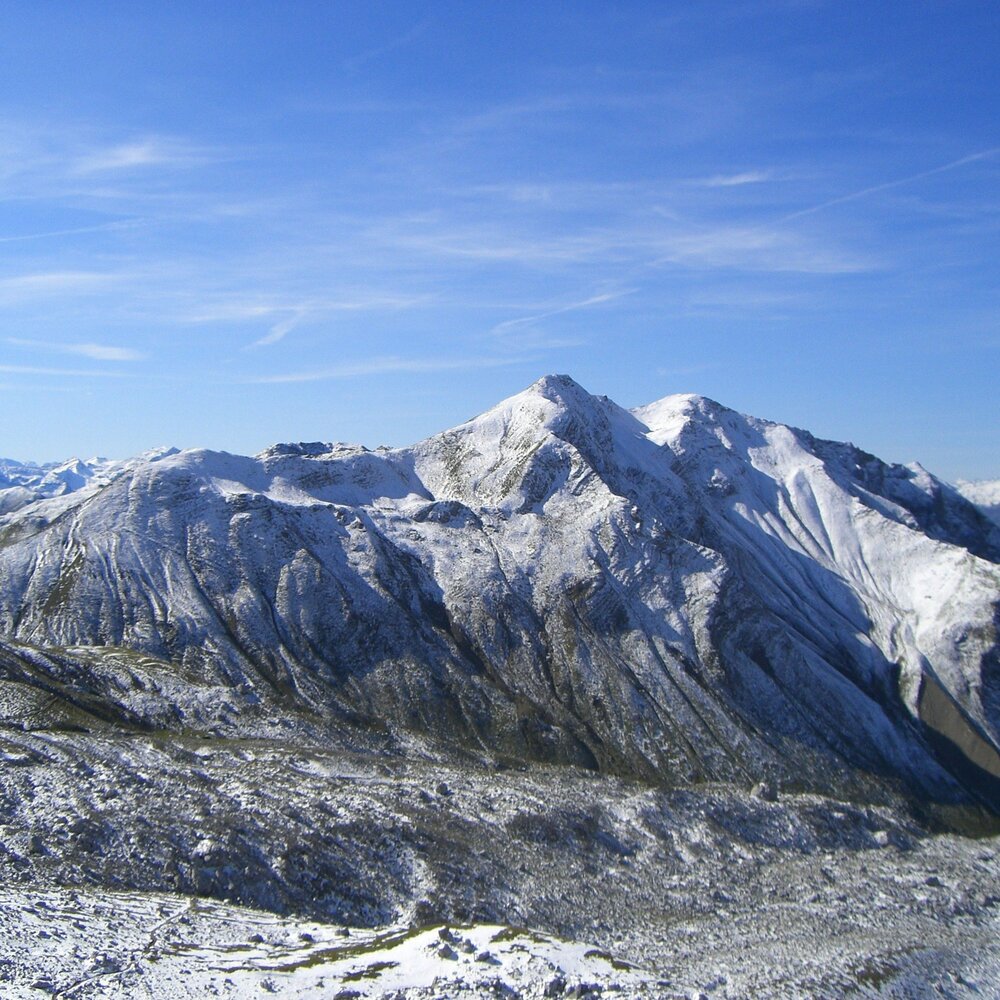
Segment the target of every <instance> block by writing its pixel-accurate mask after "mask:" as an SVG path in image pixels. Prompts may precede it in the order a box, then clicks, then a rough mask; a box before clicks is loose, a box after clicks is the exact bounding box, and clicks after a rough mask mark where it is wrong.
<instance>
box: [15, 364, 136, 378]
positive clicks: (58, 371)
mask: <svg viewBox="0 0 1000 1000" xmlns="http://www.w3.org/2000/svg"><path fill="white" fill-rule="evenodd" d="M0 372H4V373H6V374H9V375H49V376H59V377H64V378H129V377H130V375H129V373H127V372H123V371H108V370H106V369H100V368H43V367H38V366H35V365H0Z"/></svg>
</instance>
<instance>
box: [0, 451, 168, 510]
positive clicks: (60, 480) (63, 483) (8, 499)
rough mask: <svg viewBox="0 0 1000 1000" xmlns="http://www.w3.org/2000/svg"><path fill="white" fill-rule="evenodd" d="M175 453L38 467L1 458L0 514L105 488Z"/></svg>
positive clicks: (153, 452)
mask: <svg viewBox="0 0 1000 1000" xmlns="http://www.w3.org/2000/svg"><path fill="white" fill-rule="evenodd" d="M176 451H177V449H176V448H157V449H154V450H152V451H147V452H144V453H143V454H142V455H139V456H138V457H136V458H133V459H129V460H127V461H124V462H116V461H112V460H110V459H107V458H88V459H86V460H84V459H79V458H71V459H70V460H69V461H68V462H62V463H59V462H49V463H46V464H45V465H35V464H34V463H32V462H18V461H15V460H14V459H12V458H0V513H4V514H8V513H11V512H12V511H14V510H18V509H19V508H21V507H24V506H26V505H27V504H29V503H33V502H34V501H35V500H41V499H46V498H50V497H59V496H65V495H66V494H68V493H75V492H76V491H77V490H82V489H85V488H86V487H88V486H91V485H93V486H104V485H106V484H107V483H108V482H110V481H111V480H112V479H113V478H115V476H117V475H119V474H121V473H122V472H125V471H127V470H129V469H131V468H134V467H135V466H136V465H138V464H141V463H143V462H147V461H155V459H157V458H160V457H162V456H163V455H167V454H175V453H176Z"/></svg>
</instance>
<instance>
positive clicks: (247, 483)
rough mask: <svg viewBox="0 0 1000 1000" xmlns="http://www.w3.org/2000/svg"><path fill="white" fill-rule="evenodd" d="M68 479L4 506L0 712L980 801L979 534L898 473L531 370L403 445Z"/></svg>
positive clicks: (706, 406)
mask: <svg viewBox="0 0 1000 1000" xmlns="http://www.w3.org/2000/svg"><path fill="white" fill-rule="evenodd" d="M64 478H65V477H64ZM79 478H80V479H81V480H82V482H77V481H74V482H73V483H71V484H70V485H69V486H68V487H67V488H66V489H65V490H62V489H57V490H52V491H50V492H49V493H44V492H42V493H41V494H39V495H36V496H33V497H30V498H26V497H25V496H24V495H23V493H20V494H17V498H16V500H15V499H11V497H13V496H14V494H11V490H14V491H17V490H22V491H23V490H24V489H25V488H26V487H25V486H24V485H21V484H17V483H14V484H13V485H12V486H10V487H9V488H8V489H6V490H0V511H5V513H3V514H2V516H0V673H2V676H3V677H5V678H6V679H7V680H8V681H10V682H11V684H10V685H9V687H10V690H11V691H13V692H15V694H16V697H13V696H12V698H11V699H9V704H11V705H14V707H13V708H9V709H6V710H5V711H6V712H7V715H6V717H7V718H8V719H9V720H11V721H16V720H17V719H18V718H19V715H18V713H19V712H23V704H24V703H26V702H25V699H28V700H29V701H30V698H28V696H27V695H26V694H25V692H27V691H32V692H41V693H42V694H43V695H44V698H45V699H46V700H45V701H44V702H43V705H44V711H45V712H46V713H48V714H49V715H52V714H53V713H57V714H58V713H61V717H63V718H64V719H67V720H72V721H73V723H74V724H77V725H84V726H89V725H90V722H89V721H88V720H94V719H103V720H106V721H112V722H117V723H125V724H127V725H129V726H132V727H138V728H147V729H156V730H163V729H167V730H170V729H174V730H178V731H180V730H184V731H187V732H194V731H211V732H215V733H216V734H230V735H232V734H242V735H247V734H257V735H261V734H266V733H267V732H270V731H271V730H273V729H274V727H276V726H279V725H281V724H283V725H286V726H287V725H292V724H294V726H297V727H300V728H301V729H302V730H303V731H309V732H310V733H319V732H327V733H330V732H336V733H338V734H340V735H341V737H343V734H345V733H351V734H354V735H353V736H352V737H351V738H352V739H357V740H368V741H375V742H376V743H379V742H381V743H382V744H385V745H393V744H395V745H401V744H402V743H405V740H406V738H407V736H406V734H407V733H411V732H418V733H424V734H429V735H431V736H433V737H434V738H435V739H437V740H439V741H440V742H441V743H442V744H443V745H446V746H452V747H454V748H460V749H463V750H469V749H472V750H474V751H475V752H476V753H479V754H482V755H485V756H486V757H490V758H496V757H503V756H505V755H506V756H512V757H518V758H522V759H534V760H540V761H548V762H553V763H561V764H573V765H579V766H583V767H585V768H591V769H595V768H596V769H600V770H602V771H606V772H613V773H617V774H620V775H625V776H633V777H640V778H643V779H646V780H652V781H654V782H656V783H660V784H678V783H690V782H696V781H705V780H722V781H729V782H738V783H740V784H744V785H749V784H751V783H753V782H755V781H758V780H760V779H762V778H772V779H779V780H781V781H782V782H784V783H785V784H786V785H793V786H797V787H800V788H803V789H806V790H810V791H814V792H823V793H834V794H840V795H844V794H851V795H863V796H865V797H867V798H869V799H875V798H879V797H882V796H886V795H890V794H891V793H892V792H893V791H894V790H902V791H903V792H905V793H906V794H908V795H911V796H915V797H918V798H920V799H922V800H932V801H938V802H944V803H949V802H950V803H961V802H974V803H979V804H981V805H984V806H987V807H989V808H991V809H993V810H994V811H1000V753H998V743H1000V647H998V639H997V624H998V621H1000V610H998V609H1000V528H998V527H997V526H996V525H995V524H993V523H992V522H990V521H989V520H988V519H987V518H986V517H985V516H984V515H983V513H982V512H981V511H980V510H979V509H978V508H977V507H975V506H974V505H973V504H971V503H969V502H968V501H967V500H966V499H965V498H964V497H962V496H961V495H960V494H959V493H958V492H957V491H956V490H955V489H954V488H952V487H950V486H948V485H947V484H945V483H943V482H941V481H939V480H937V479H935V478H934V477H933V476H931V475H930V474H929V473H927V472H926V471H924V470H923V469H921V468H919V467H912V468H909V467H906V468H904V467H899V466H888V465H886V464H884V463H882V462H880V461H878V460H877V459H876V458H874V457H873V456H871V455H868V454H866V453H864V452H862V451H860V450H859V449H857V448H855V447H853V446H851V445H843V444H836V443H832V442H826V441H820V440H817V439H815V438H813V437H812V436H811V435H809V434H807V433H805V432H803V431H798V430H795V429H793V428H789V427H786V426H783V425H780V424H774V423H770V422H768V421H763V420H757V419H754V418H750V417H746V416H742V415H740V414H737V413H735V412H733V411H731V410H728V409H726V408H725V407H723V406H720V405H719V404H717V403H714V402H712V401H710V400H707V399H703V398H700V397H696V396H672V397H668V398H666V399H664V400H661V401H659V402H657V403H654V404H651V405H650V406H646V407H642V408H639V409H637V410H634V411H628V410H625V409H622V408H621V407H619V406H617V405H616V404H614V403H613V402H611V401H610V400H608V399H607V398H604V397H594V396H591V395H590V394H588V393H587V392H586V391H584V390H583V389H582V388H581V387H580V386H579V385H577V384H576V383H575V382H573V381H572V380H571V379H569V378H567V377H565V376H549V377H546V378H543V379H542V380H540V381H539V382H537V383H535V384H534V385H533V386H531V387H530V388H529V389H528V390H526V391H525V392H523V393H521V394H519V395H518V396H515V397H513V398H511V399H509V400H507V401H505V402H503V403H501V404H500V405H499V406H497V407H495V408H494V409H492V410H490V411H489V412H487V413H485V414H483V415H482V416H480V417H477V418H476V419H474V420H471V421H469V422H468V423H466V424H463V425H461V426H460V427H457V428H455V429H453V430H451V431H447V432H445V433H442V434H440V435H437V436H435V437H433V438H430V439H428V440H427V441H424V442H421V443H419V444H417V445H415V446H413V447H412V448H406V449H399V450H388V449H380V450H378V451H374V452H372V451H368V450H367V449H364V448H359V447H347V446H342V445H328V444H302V445H281V446H276V447H273V448H271V449H269V450H267V451H265V452H263V453H262V454H260V455H258V456H256V457H254V458H242V457H237V456H232V455H227V454H223V453H212V452H206V451H187V452H181V453H170V452H162V453H154V454H151V455H149V456H147V457H146V458H144V459H142V460H137V461H133V462H131V463H124V464H122V465H120V466H118V467H116V468H110V469H105V470H104V471H103V473H102V474H101V475H100V476H90V477H84V476H82V475H81V476H80V477H79ZM0 485H2V484H0ZM8 495H9V496H8ZM5 497H7V499H6V500H5ZM31 697H34V695H32V696H31ZM18 699H20V701H19V700H18ZM19 705H21V706H22V707H20V708H19V707H17V706H19Z"/></svg>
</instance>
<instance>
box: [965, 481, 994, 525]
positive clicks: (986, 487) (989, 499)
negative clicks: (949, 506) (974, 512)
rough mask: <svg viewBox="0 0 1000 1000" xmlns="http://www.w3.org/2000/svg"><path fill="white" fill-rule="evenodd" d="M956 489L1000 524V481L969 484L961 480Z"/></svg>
mask: <svg viewBox="0 0 1000 1000" xmlns="http://www.w3.org/2000/svg"><path fill="white" fill-rule="evenodd" d="M955 489H957V490H958V492H959V493H961V494H962V496H964V497H965V499H966V500H968V501H969V502H970V503H973V504H975V505H976V506H977V507H978V508H979V509H980V510H981V511H982V512H983V513H984V514H985V515H986V516H987V517H988V518H989V519H990V520H991V521H993V522H994V524H1000V479H985V480H981V481H979V482H968V481H966V480H964V479H960V480H959V481H958V482H957V483H955Z"/></svg>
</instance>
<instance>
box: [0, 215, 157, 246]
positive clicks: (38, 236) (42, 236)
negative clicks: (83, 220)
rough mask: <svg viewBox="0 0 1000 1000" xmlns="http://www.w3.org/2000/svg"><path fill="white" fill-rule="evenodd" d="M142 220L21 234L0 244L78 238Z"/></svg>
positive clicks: (5, 238)
mask: <svg viewBox="0 0 1000 1000" xmlns="http://www.w3.org/2000/svg"><path fill="white" fill-rule="evenodd" d="M140 221H141V220H139V219H127V220H119V221H116V222H102V223H100V224H99V225H96V226H76V227H75V228H72V229H50V230H46V231H44V232H40V233H20V234H18V235H16V236H0V243H22V242H24V241H27V240H47V239H52V238H56V237H62V236H78V235H82V234H84V233H101V232H107V231H110V230H115V229H129V228H131V227H133V226H135V225H137V224H138V223H139V222H140Z"/></svg>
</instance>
